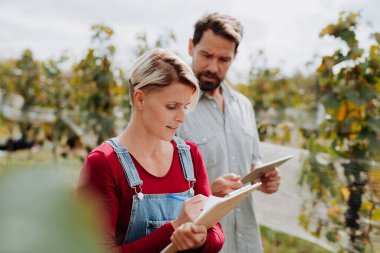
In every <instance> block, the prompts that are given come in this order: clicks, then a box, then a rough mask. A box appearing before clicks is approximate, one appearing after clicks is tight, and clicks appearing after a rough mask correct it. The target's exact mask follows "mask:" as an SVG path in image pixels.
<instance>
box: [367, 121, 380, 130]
mask: <svg viewBox="0 0 380 253" xmlns="http://www.w3.org/2000/svg"><path fill="white" fill-rule="evenodd" d="M367 122H368V126H369V127H370V128H371V129H372V130H373V131H375V132H376V133H380V119H373V118H372V119H369V120H368V121H367Z"/></svg>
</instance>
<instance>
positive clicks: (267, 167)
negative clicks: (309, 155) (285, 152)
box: [241, 155, 294, 184]
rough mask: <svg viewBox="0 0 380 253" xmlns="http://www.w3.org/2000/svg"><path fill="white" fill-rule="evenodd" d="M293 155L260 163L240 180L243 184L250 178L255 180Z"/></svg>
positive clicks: (249, 180)
mask: <svg viewBox="0 0 380 253" xmlns="http://www.w3.org/2000/svg"><path fill="white" fill-rule="evenodd" d="M293 157H294V155H289V156H285V157H283V158H280V159H277V160H274V161H272V162H269V163H265V164H262V165H260V166H258V167H257V168H255V169H254V170H253V171H251V172H249V173H248V174H247V175H245V176H244V177H242V179H241V182H242V183H243V184H247V183H249V182H251V181H252V180H255V179H257V178H261V177H262V176H264V174H265V173H266V172H268V171H270V170H272V169H273V168H275V167H278V166H280V165H281V164H283V163H284V162H286V161H288V160H289V159H291V158H293Z"/></svg>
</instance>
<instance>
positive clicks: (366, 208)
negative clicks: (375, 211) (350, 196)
mask: <svg viewBox="0 0 380 253" xmlns="http://www.w3.org/2000/svg"><path fill="white" fill-rule="evenodd" d="M372 207H373V203H372V202H370V201H368V200H367V201H365V202H364V203H363V204H362V206H361V208H360V209H361V210H362V211H369V210H371V209H372Z"/></svg>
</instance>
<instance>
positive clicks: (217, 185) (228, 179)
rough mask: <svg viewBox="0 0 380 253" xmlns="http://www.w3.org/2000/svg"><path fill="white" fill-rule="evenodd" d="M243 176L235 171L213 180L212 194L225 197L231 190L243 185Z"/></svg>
mask: <svg viewBox="0 0 380 253" xmlns="http://www.w3.org/2000/svg"><path fill="white" fill-rule="evenodd" d="M240 178H241V176H238V175H236V174H233V173H229V174H225V175H223V176H220V177H218V178H216V179H215V180H214V181H212V182H211V192H212V195H214V196H217V197H224V196H225V195H227V194H228V193H230V192H233V191H235V190H237V189H240V188H241V187H243V183H242V182H240Z"/></svg>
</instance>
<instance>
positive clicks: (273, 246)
mask: <svg viewBox="0 0 380 253" xmlns="http://www.w3.org/2000/svg"><path fill="white" fill-rule="evenodd" d="M82 165H83V163H82V162H81V161H80V160H79V159H78V158H76V157H74V156H70V155H69V156H68V157H67V158H63V157H61V156H60V155H57V156H54V155H53V153H52V152H51V151H50V150H49V149H47V148H45V149H44V150H42V151H38V152H30V151H17V152H13V153H7V155H6V156H2V157H0V178H1V176H2V174H3V173H7V172H13V171H19V172H21V171H23V170H33V169H35V168H43V169H46V170H59V171H60V172H61V173H62V174H63V176H64V177H65V178H66V179H67V180H68V181H69V182H70V185H71V186H72V188H73V189H75V186H76V184H77V181H78V176H79V173H80V170H81V168H82ZM261 234H262V240H263V246H264V252H266V253H281V252H284V253H293V252H294V253H303V252H304V253H306V252H307V253H327V252H329V251H327V250H325V249H323V248H321V247H319V246H317V245H315V244H312V243H310V242H307V241H304V240H302V239H299V238H297V237H294V236H289V235H286V234H283V233H279V232H276V231H273V230H271V229H269V228H267V227H261Z"/></svg>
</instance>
